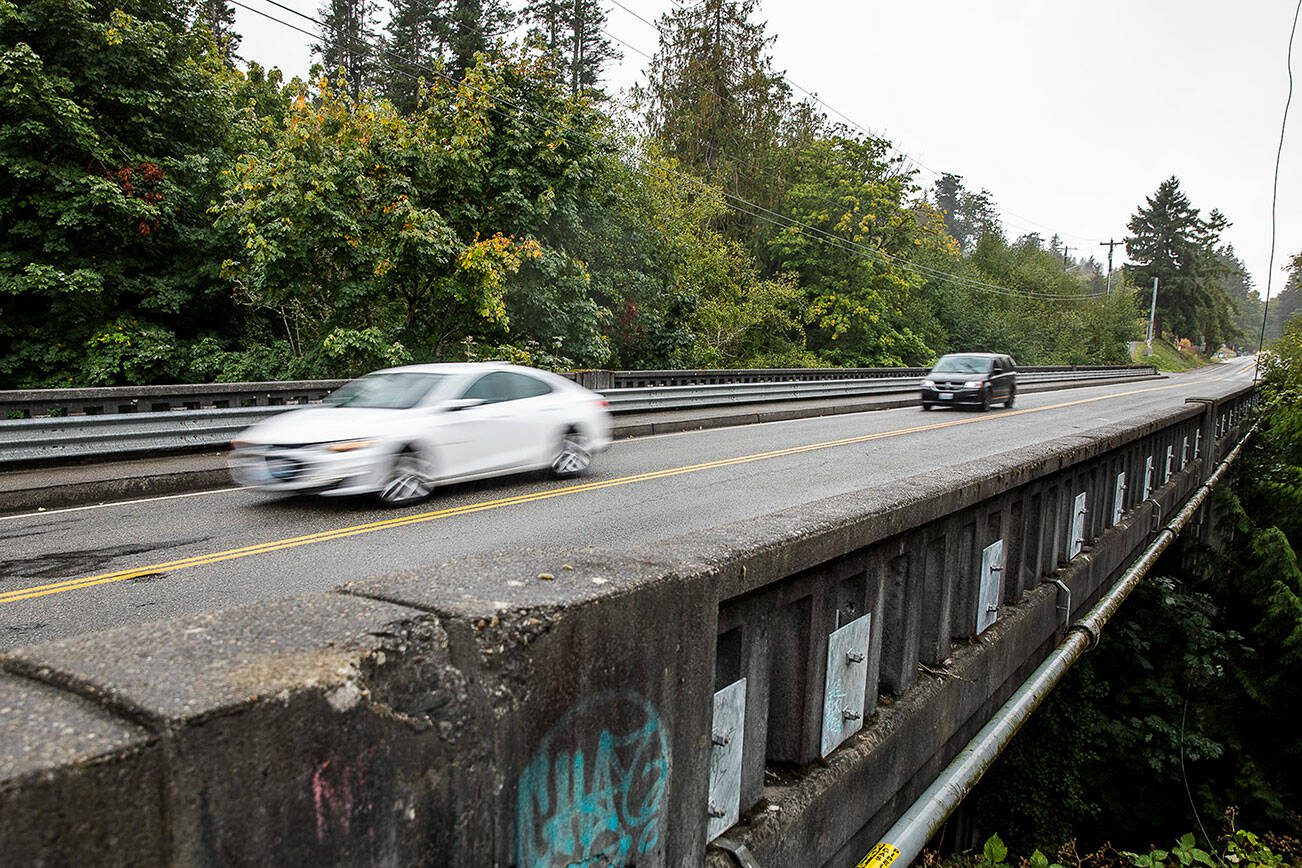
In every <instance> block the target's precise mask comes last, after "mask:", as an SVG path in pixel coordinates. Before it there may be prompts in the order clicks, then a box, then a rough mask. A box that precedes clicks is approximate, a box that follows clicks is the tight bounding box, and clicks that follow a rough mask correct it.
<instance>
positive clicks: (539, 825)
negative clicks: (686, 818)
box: [515, 693, 669, 868]
mask: <svg viewBox="0 0 1302 868" xmlns="http://www.w3.org/2000/svg"><path fill="white" fill-rule="evenodd" d="M668 782H669V734H668V733H667V732H666V731H665V728H664V725H663V724H662V723H661V721H660V716H659V715H658V714H657V713H656V710H655V707H654V706H652V705H651V703H649V702H647V701H646V700H645V699H644V698H642V697H641V696H638V695H637V694H635V693H602V694H599V695H597V696H594V697H591V698H589V699H587V700H584V701H583V702H581V703H579V705H577V706H575V707H574V708H573V709H572V710H571V711H570V712H569V713H567V714H566V715H565V716H564V717H562V718H561V719H560V720H559V721H557V723H556V725H555V726H553V727H552V729H551V731H550V732H549V733H547V735H546V736H545V737H544V738H543V740H542V742H541V743H540V744H539V745H538V749H537V750H536V751H535V752H534V755H533V758H532V759H531V760H530V761H529V764H528V765H527V766H526V767H525V769H524V771H523V772H522V773H521V775H520V781H519V789H518V791H517V795H516V811H515V822H516V836H517V837H516V841H517V843H516V859H517V862H518V864H519V865H521V866H523V868H547V866H560V865H566V866H570V865H573V866H586V868H596V866H603V868H617V866H626V865H635V864H636V865H645V864H647V863H648V862H654V861H655V858H654V857H655V854H657V853H658V852H659V851H658V849H657V848H658V846H659V844H660V833H661V828H662V826H663V823H664V818H663V816H662V813H661V806H662V802H663V800H664V795H665V788H666V786H667V785H668Z"/></svg>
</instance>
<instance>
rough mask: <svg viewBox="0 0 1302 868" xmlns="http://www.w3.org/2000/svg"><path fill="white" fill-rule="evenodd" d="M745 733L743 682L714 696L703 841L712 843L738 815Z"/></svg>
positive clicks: (734, 821) (730, 686)
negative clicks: (707, 820) (706, 833)
mask: <svg viewBox="0 0 1302 868" xmlns="http://www.w3.org/2000/svg"><path fill="white" fill-rule="evenodd" d="M745 729H746V679H745V678H741V679H738V680H737V681H734V682H732V683H731V684H729V685H728V686H727V687H725V688H723V689H722V690H720V691H719V692H718V693H716V694H714V722H713V724H712V725H711V729H710V796H709V803H708V804H707V806H706V814H707V815H708V817H709V825H708V827H707V831H708V835H707V839H708V840H710V841H713V840H714V839H715V838H717V837H718V836H719V835H721V834H723V833H724V832H725V831H727V830H728V829H730V828H732V826H733V825H735V824H736V822H737V818H738V817H739V816H740V815H741V748H742V736H743V735H744V734H745Z"/></svg>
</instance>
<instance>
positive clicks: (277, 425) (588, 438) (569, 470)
mask: <svg viewBox="0 0 1302 868" xmlns="http://www.w3.org/2000/svg"><path fill="white" fill-rule="evenodd" d="M609 446H610V412H609V411H608V410H607V409H606V401H605V399H603V398H602V397H601V396H600V395H598V394H597V393H595V392H590V391H588V390H587V389H585V388H583V387H582V386H580V385H578V384H577V383H574V382H571V381H570V380H567V379H565V378H564V377H561V376H558V375H556V374H551V373H548V372H546V371H538V370H534V369H533V368H522V367H517V366H515V365H507V364H497V363H492V362H489V363H476V364H439V365H409V366H407V367H402V368H390V369H388V370H384V371H376V372H375V373H372V374H367V375H366V376H364V377H361V378H359V379H356V380H353V381H351V382H349V383H347V384H345V385H344V386H342V387H340V388H339V389H338V390H337V391H335V392H334V393H333V394H331V395H330V396H329V397H328V398H326V400H325V401H323V402H322V404H321V406H318V407H305V408H302V409H298V410H291V411H289V412H287V413H281V414H279V415H276V416H273V417H271V418H269V419H266V420H264V421H262V422H259V423H257V424H256V425H253V426H252V427H250V428H249V429H247V430H246V431H244V433H242V434H241V435H240V436H239V437H238V438H236V439H235V440H234V441H233V442H232V443H231V455H230V459H229V465H230V470H231V476H232V477H234V479H235V481H236V482H238V483H240V484H241V485H247V486H250V487H253V488H257V489H262V490H264V491H276V492H286V493H292V492H303V493H308V492H314V493H320V494H331V495H349V494H372V493H373V494H376V495H378V496H379V498H380V499H381V500H382V501H384V502H385V503H388V504H391V505H394V506H398V505H402V504H408V503H416V502H419V501H421V500H424V499H425V498H426V497H428V496H429V495H430V493H431V492H432V491H433V489H434V486H435V484H437V483H443V482H462V481H465V480H471V479H482V478H484V477H489V476H499V475H503V474H508V473H520V472H524V471H530V470H539V469H544V468H546V469H550V470H551V471H552V473H554V474H555V475H556V476H558V477H561V478H565V477H571V476H578V475H579V474H581V473H583V472H584V471H586V470H587V469H588V465H589V463H590V462H591V460H592V456H593V454H595V453H597V452H600V451H602V450H604V449H607V448H608V447H609Z"/></svg>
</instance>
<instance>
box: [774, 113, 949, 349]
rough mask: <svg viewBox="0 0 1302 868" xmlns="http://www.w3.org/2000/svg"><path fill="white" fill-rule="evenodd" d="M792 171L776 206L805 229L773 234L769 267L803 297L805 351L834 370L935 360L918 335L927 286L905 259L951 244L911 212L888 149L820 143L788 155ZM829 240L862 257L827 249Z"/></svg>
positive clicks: (905, 185)
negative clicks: (794, 282) (806, 326)
mask: <svg viewBox="0 0 1302 868" xmlns="http://www.w3.org/2000/svg"><path fill="white" fill-rule="evenodd" d="M790 171H791V177H792V178H793V183H792V184H791V186H790V187H789V188H788V190H787V192H786V195H785V197H784V199H783V201H782V202H781V203H780V206H779V207H780V210H781V211H782V212H783V213H784V214H785V215H787V216H789V217H792V218H794V219H795V220H797V221H799V223H800V224H802V225H792V226H789V227H787V228H785V229H783V230H782V231H780V232H777V233H776V234H774V235H773V237H772V238H771V239H770V240H769V250H770V251H771V253H772V256H773V262H774V268H775V269H776V270H777V271H778V272H780V273H786V274H789V275H790V276H791V277H792V278H794V279H795V280H797V281H798V283H799V285H800V286H801V287H803V288H804V294H805V298H806V305H807V309H808V311H809V316H810V320H811V322H810V326H811V327H810V329H809V343H810V348H811V349H813V350H814V351H815V352H817V353H818V354H819V355H820V356H821V357H822V358H824V359H826V360H827V361H829V362H831V363H832V364H834V365H846V366H873V365H918V364H925V363H926V362H928V361H930V360H931V358H932V355H933V351H932V349H931V348H930V347H929V346H927V344H926V342H925V340H924V338H923V337H922V336H921V335H919V333H918V331H917V330H915V329H919V328H925V326H920V324H925V323H927V322H928V319H929V317H928V314H927V312H926V307H925V305H924V304H923V303H922V298H921V294H920V291H921V289H922V287H923V285H924V284H925V278H924V276H923V275H921V274H920V273H919V272H917V271H915V270H911V269H908V268H906V267H905V264H906V263H907V259H906V258H905V257H907V256H911V255H912V254H913V250H914V249H915V248H919V247H922V246H924V245H926V246H928V247H930V248H931V249H933V250H937V251H940V250H943V249H944V248H945V247H946V244H947V241H948V239H946V238H945V236H944V235H943V234H941V233H939V232H938V231H936V229H937V227H936V226H935V225H934V224H931V225H927V224H920V223H919V221H918V219H917V217H916V216H915V215H914V213H913V212H912V211H911V210H910V209H909V207H908V202H907V198H906V197H907V196H908V195H909V193H911V192H912V191H913V188H912V186H911V185H910V183H909V181H908V176H907V175H905V174H903V173H902V171H901V168H900V162H899V158H893V157H891V156H890V145H889V143H888V142H885V141H882V140H880V139H854V138H850V137H847V136H843V135H832V136H828V137H826V138H817V139H814V140H812V141H810V142H808V143H805V144H803V145H801V146H800V147H798V148H796V149H794V154H793V158H792V162H791V169H790ZM806 227H810V228H806ZM829 235H830V236H834V237H839V238H844V239H846V240H847V241H849V242H850V243H852V244H855V245H860V246H861V247H862V248H864V249H863V250H861V251H856V250H855V249H854V248H849V249H845V248H843V249H842V250H841V251H840V252H839V253H838V252H836V251H834V250H829V249H828V246H827V245H826V243H825V241H824V239H825V238H826V237H827V236H829ZM870 251H871V252H870ZM874 254H875V255H874Z"/></svg>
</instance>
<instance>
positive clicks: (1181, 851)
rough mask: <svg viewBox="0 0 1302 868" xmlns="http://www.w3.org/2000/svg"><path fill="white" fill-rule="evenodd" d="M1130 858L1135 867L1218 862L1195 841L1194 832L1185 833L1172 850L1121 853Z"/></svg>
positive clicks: (1157, 867) (1124, 851)
mask: <svg viewBox="0 0 1302 868" xmlns="http://www.w3.org/2000/svg"><path fill="white" fill-rule="evenodd" d="M1121 855H1122V856H1125V857H1126V858H1127V859H1129V860H1130V864H1132V865H1134V866H1135V868H1165V866H1167V865H1207V866H1209V868H1215V866H1216V864H1217V862H1216V860H1215V859H1214V858H1213V857H1212V855H1211V854H1210V853H1208V852H1207V851H1206V850H1202V849H1200V848H1199V847H1198V845H1197V844H1196V843H1195V842H1194V836H1193V834H1192V833H1185V834H1184V835H1181V836H1180V840H1178V841H1176V842H1175V845H1174V846H1172V847H1171V849H1170V850H1162V849H1158V848H1154V849H1152V850H1149V851H1148V852H1147V853H1131V852H1130V851H1127V850H1123V851H1122V853H1121Z"/></svg>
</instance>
